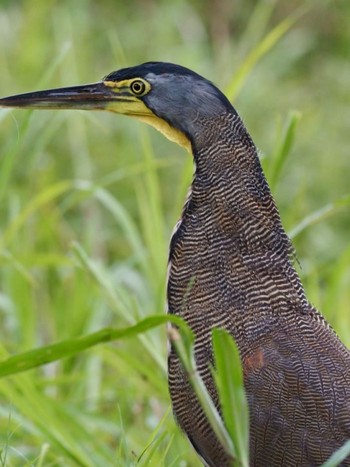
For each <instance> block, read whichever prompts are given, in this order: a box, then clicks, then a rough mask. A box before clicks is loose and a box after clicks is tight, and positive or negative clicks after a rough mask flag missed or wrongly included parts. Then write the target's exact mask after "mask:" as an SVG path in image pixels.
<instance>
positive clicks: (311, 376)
mask: <svg viewBox="0 0 350 467" xmlns="http://www.w3.org/2000/svg"><path fill="white" fill-rule="evenodd" d="M201 124H202V128H204V129H205V131H203V132H202V133H201V134H200V135H197V137H196V144H195V145H194V147H193V152H194V159H195V163H196V170H195V176H194V180H193V183H192V187H191V192H190V195H189V197H188V200H187V202H186V205H185V207H184V210H183V214H182V218H181V221H180V223H179V225H178V228H177V230H176V232H175V233H174V235H173V238H172V241H171V247H170V256H169V266H170V267H169V280H168V308H169V312H170V313H174V314H177V315H179V316H182V317H183V318H184V319H185V320H186V321H187V322H188V324H189V325H190V326H191V328H192V329H193V331H194V332H195V335H196V344H195V353H196V361H197V365H198V368H199V371H200V374H201V376H202V378H203V380H204V381H205V384H206V386H207V387H208V389H209V391H210V393H211V395H212V397H213V399H214V401H215V402H216V404H217V406H218V408H219V404H218V400H217V395H216V391H215V387H214V383H213V380H212V377H211V373H210V365H211V364H212V360H213V359H212V349H211V342H210V336H211V329H212V328H213V327H223V328H226V329H227V330H229V332H230V333H231V334H232V336H233V337H234V338H235V340H236V342H237V345H238V347H239V349H240V353H241V358H242V364H243V370H244V377H245V388H246V391H247V396H248V401H249V408H250V464H251V465H252V466H296V465H300V466H313V465H315V466H316V465H320V464H322V462H324V461H325V460H326V459H327V458H328V457H329V456H330V455H331V454H332V452H333V451H334V450H335V449H336V448H338V447H340V446H341V445H342V444H343V443H344V442H345V441H346V440H347V439H348V438H350V353H349V351H348V350H347V349H346V348H345V347H344V345H343V344H342V343H341V342H340V341H339V339H338V338H337V336H336V335H335V333H334V332H333V330H332V329H331V328H330V326H329V325H328V324H327V323H326V322H325V320H324V318H323V317H322V316H321V315H320V313H319V312H318V311H317V310H315V309H314V308H313V307H312V306H311V305H310V304H309V303H308V301H307V299H306V298H305V294H304V290H303V287H302V285H301V283H300V280H299V277H298V275H297V273H296V271H295V269H294V267H293V264H292V261H291V257H292V254H293V249H292V247H291V244H290V241H289V239H288V237H287V235H286V233H285V232H284V230H283V227H282V225H281V221H280V217H279V213H278V210H277V208H276V206H275V203H274V200H273V198H272V196H271V193H270V190H269V187H268V184H267V182H266V179H265V177H264V175H263V172H262V169H261V166H260V162H259V159H258V156H257V151H256V148H255V146H254V144H253V142H252V140H251V138H250V136H249V135H248V133H247V131H246V130H245V128H244V125H243V123H242V122H241V120H240V119H239V117H238V116H237V115H235V114H232V113H226V114H224V115H221V116H220V117H218V118H217V119H215V120H209V119H208V120H207V121H206V120H203V121H202V122H201ZM169 387H170V393H171V397H172V402H173V408H174V413H175V416H176V418H177V420H178V422H179V424H180V426H181V427H182V428H183V430H184V431H185V432H186V433H187V435H188V437H189V439H190V441H191V442H192V444H193V445H194V447H195V448H196V450H197V451H198V452H199V454H200V455H201V457H202V458H203V460H204V461H205V462H206V463H207V465H209V466H215V467H216V466H223V467H224V466H228V465H230V459H228V457H227V455H226V454H225V452H224V450H223V448H222V447H221V445H220V444H219V443H218V441H217V439H216V437H215V435H214V434H213V432H212V430H211V428H210V426H209V425H208V422H207V420H206V419H205V417H204V414H203V412H202V410H201V409H200V406H199V404H198V402H197V400H196V398H195V396H194V394H193V391H192V389H191V387H190V385H189V383H188V381H187V378H186V375H185V374H184V372H183V371H182V369H181V365H180V363H179V361H178V359H177V356H176V354H175V352H174V350H173V349H172V350H171V352H170V355H169ZM219 409H220V408H219ZM342 465H350V459H348V460H347V461H344V463H343V464H342Z"/></svg>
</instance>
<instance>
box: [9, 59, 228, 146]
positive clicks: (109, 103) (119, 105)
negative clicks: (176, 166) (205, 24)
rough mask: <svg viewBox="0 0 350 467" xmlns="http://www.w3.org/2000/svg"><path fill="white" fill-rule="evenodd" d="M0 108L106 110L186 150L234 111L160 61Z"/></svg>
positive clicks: (202, 83) (209, 88)
mask: <svg viewBox="0 0 350 467" xmlns="http://www.w3.org/2000/svg"><path fill="white" fill-rule="evenodd" d="M0 107H20V108H31V109H83V110H109V111H112V112H115V113H118V114H124V115H129V116H131V117H134V118H137V119H139V120H142V121H144V122H146V123H148V124H149V125H151V126H153V127H155V128H156V129H157V130H159V131H161V132H162V133H163V134H164V135H165V136H166V137H167V138H168V139H170V140H171V141H175V142H176V143H178V144H180V145H181V146H184V147H185V148H186V149H187V150H189V151H190V150H191V146H192V143H193V139H194V138H195V135H196V133H198V132H200V130H201V128H200V125H201V124H202V122H203V121H206V120H209V119H211V118H215V117H216V116H219V115H221V114H223V113H226V112H234V109H233V107H232V106H231V104H230V102H229V101H228V99H227V98H226V97H225V96H224V94H222V92H221V91H219V89H218V88H216V87H215V86H214V85H213V84H212V83H211V82H210V81H208V80H206V79H205V78H203V77H202V76H200V75H198V74H197V73H194V72H193V71H191V70H189V69H187V68H184V67H182V66H179V65H174V64H171V63H164V62H148V63H144V64H142V65H138V66H135V67H131V68H123V69H121V70H118V71H114V72H112V73H110V74H109V75H107V76H106V77H105V78H103V79H102V80H101V81H99V82H97V83H94V84H87V85H82V86H73V87H66V88H57V89H49V90H45V91H36V92H31V93H26V94H20V95H16V96H10V97H6V98H3V99H0Z"/></svg>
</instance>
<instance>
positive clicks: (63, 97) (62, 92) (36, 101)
mask: <svg viewBox="0 0 350 467" xmlns="http://www.w3.org/2000/svg"><path fill="white" fill-rule="evenodd" d="M115 101H122V102H123V101H124V99H123V97H122V96H118V95H117V94H116V93H115V92H113V91H112V89H111V87H109V86H106V85H105V84H104V82H103V81H99V82H97V83H94V84H86V85H83V86H72V87H67V88H58V89H48V90H46V91H36V92H28V93H26V94H18V95H15V96H9V97H4V98H3V99H0V107H18V108H27V109H84V110H93V109H96V110H104V109H106V108H107V107H108V104H110V103H111V102H115Z"/></svg>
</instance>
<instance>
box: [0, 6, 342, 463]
mask: <svg viewBox="0 0 350 467" xmlns="http://www.w3.org/2000/svg"><path fill="white" fill-rule="evenodd" d="M349 20H350V3H349V2H348V1H346V0H343V1H341V0H339V1H323V0H321V1H297V0H292V1H286V0H283V1H277V0H261V1H243V0H241V1H239V0H237V1H229V0H217V1H206V0H202V1H200V0H192V1H184V0H178V1H173V2H169V1H165V0H163V1H161V0H158V1H157V0H143V1H141V0H139V1H129V2H126V1H112V0H101V1H99V2H94V1H89V0H74V2H73V1H68V0H36V1H34V0H26V1H25V0H23V1H17V0H11V1H10V0H8V1H6V0H1V2H0V44H1V46H0V70H1V73H0V94H1V95H3V96H5V95H9V94H14V93H20V92H26V91H31V90H37V89H42V88H50V87H60V86H68V85H74V84H82V83H86V82H94V81H98V80H99V79H101V78H102V77H103V76H104V75H106V74H108V73H109V72H110V71H112V70H115V69H118V68H121V67H124V66H132V65H135V64H138V63H142V62H145V61H149V60H152V61H153V60H161V61H170V62H175V63H179V64H182V65H184V66H187V67H189V68H191V69H193V70H195V71H197V72H198V73H200V74H202V75H204V76H206V77H207V78H209V79H210V80H212V81H213V82H214V83H215V84H217V85H218V86H219V87H220V88H221V89H223V90H224V91H225V90H226V92H228V95H229V96H230V97H234V100H233V103H234V105H235V107H236V109H237V110H238V112H239V113H240V115H241V116H242V118H243V119H244V121H245V124H246V126H247V128H248V130H249V132H250V133H251V135H252V137H253V139H254V141H255V143H256V145H257V146H258V148H259V150H260V151H261V155H262V160H263V165H264V167H265V170H266V173H267V177H268V179H269V181H270V182H271V186H272V189H273V192H274V195H275V199H276V202H277V204H278V206H279V208H280V211H281V216H282V221H283V224H284V226H285V228H286V229H287V231H288V232H290V233H291V234H293V233H294V234H295V235H294V236H293V243H294V245H295V247H296V251H297V258H298V261H299V263H300V266H299V265H298V264H296V267H297V269H298V271H299V273H300V275H301V276H302V279H303V283H304V285H305V287H306V289H307V294H308V297H309V299H310V301H311V302H312V303H313V304H314V305H316V306H317V307H318V308H319V309H320V310H321V311H322V312H323V313H324V314H325V315H326V317H327V319H328V320H329V321H330V322H331V324H332V325H333V326H334V327H335V329H336V331H337V332H338V334H339V335H340V336H341V338H342V339H343V341H344V342H345V343H347V345H350V331H349V329H350V316H349V315H350V313H349V310H350V287H349V284H350V243H349V232H350V207H349V195H350V186H349V175H350V157H349V149H348V147H349V140H350V132H349V127H350V105H349V104H350V93H349V82H350V65H349V63H350V61H349V59H350V47H349V43H350V29H349V27H348V25H349ZM281 24H282V26H281ZM281 28H282V29H281ZM283 28H284V29H285V33H283V34H282V32H283V31H282V30H283ZM280 33H281V34H280ZM279 35H280V36H281V37H278V36H279ZM239 78H241V80H239ZM296 112H297V113H296ZM290 118H292V119H293V118H294V119H295V122H296V125H295V132H292V136H291V140H292V143H293V144H292V145H291V147H290V151H286V154H287V153H288V154H287V155H288V157H285V158H284V159H283V166H281V170H277V172H276V170H275V171H274V170H273V168H276V163H275V162H274V161H275V160H276V159H274V158H276V157H277V158H278V154H281V151H280V149H281V144H282V143H281V141H283V135H284V131H285V128H286V125H287V124H288V121H289V119H290ZM0 122H1V127H0V223H1V227H0V230H1V234H0V235H1V237H0V264H1V270H0V323H1V328H0V335H1V346H0V351H1V355H2V357H3V358H5V357H6V356H7V355H8V354H12V353H18V352H21V351H24V350H27V349H31V348H36V347H39V346H41V345H45V344H49V343H52V342H55V341H59V340H62V339H66V338H69V337H74V336H79V335H84V334H87V333H89V332H92V331H95V330H98V329H100V328H102V327H105V326H114V327H122V326H126V325H129V324H132V323H135V322H137V321H138V320H139V319H141V318H144V317H147V316H150V315H154V314H157V313H159V314H162V313H163V312H164V303H165V277H166V263H167V248H168V241H169V237H170V235H171V231H172V228H173V225H174V224H175V222H176V220H177V218H178V217H179V215H180V213H181V206H182V203H183V201H184V198H185V194H186V191H187V187H188V185H189V183H190V181H191V170H192V164H191V160H190V157H189V156H188V155H187V154H185V153H184V151H183V150H182V149H181V148H178V147H176V146H175V145H173V144H171V143H170V142H168V141H166V140H164V138H163V137H162V136H161V135H159V134H158V133H157V132H155V131H153V130H152V129H148V128H145V127H144V126H142V124H139V123H137V122H135V121H131V120H128V119H126V118H123V117H120V116H115V115H113V114H108V113H84V112H66V111H62V112H53V111H51V112H50V111H44V112H30V111H11V112H9V111H7V110H1V111H0ZM284 141H285V142H286V140H284ZM287 143H288V141H287ZM287 146H288V144H287ZM282 152H283V151H282ZM277 165H278V164H277ZM347 196H348V198H346V197H347ZM310 216H311V217H310ZM303 226H304V227H305V228H303ZM142 453H143V455H142V456H141V454H142ZM140 456H141V458H140ZM136 463H138V465H155V466H158V465H166V466H199V465H200V463H199V461H198V460H197V457H196V456H195V454H194V453H193V452H192V449H191V448H190V446H189V445H188V443H187V441H186V439H185V438H184V437H183V435H182V434H181V433H180V432H179V430H178V429H177V427H176V425H175V423H174V421H173V419H172V416H171V412H170V411H169V396H168V392H167V382H166V343H165V330H164V329H163V328H162V329H160V330H155V331H152V332H148V333H147V334H145V335H143V336H142V337H140V338H137V339H136V338H135V339H131V340H125V341H120V342H118V343H117V344H115V345H102V346H99V347H96V348H94V349H93V350H90V351H87V352H85V353H83V354H81V355H79V356H77V357H74V358H71V359H67V360H63V361H60V362H58V363H55V364H50V365H47V366H45V367H42V368H39V369H37V370H31V371H29V372H26V373H25V374H21V375H18V376H12V377H9V378H6V379H2V380H0V465H6V466H23V465H31V466H32V465H34V466H42V465H45V466H75V465H84V466H106V465H111V466H112V465H121V466H128V465H135V464H136Z"/></svg>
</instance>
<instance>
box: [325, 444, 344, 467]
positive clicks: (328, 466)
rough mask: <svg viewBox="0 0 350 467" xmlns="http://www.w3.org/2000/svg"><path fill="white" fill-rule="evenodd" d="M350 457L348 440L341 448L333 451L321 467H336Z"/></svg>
mask: <svg viewBox="0 0 350 467" xmlns="http://www.w3.org/2000/svg"><path fill="white" fill-rule="evenodd" d="M348 456H350V439H349V440H348V441H346V442H345V443H344V444H343V446H342V447H341V448H339V449H338V450H337V451H335V452H334V453H333V454H332V455H331V457H330V458H329V459H328V460H327V461H326V462H325V463H324V464H322V466H321V467H336V466H337V465H340V463H341V462H343V461H344V460H345V459H346V458H347V457H348Z"/></svg>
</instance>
